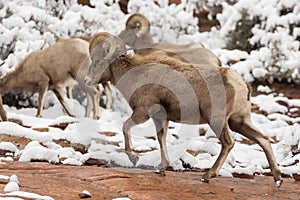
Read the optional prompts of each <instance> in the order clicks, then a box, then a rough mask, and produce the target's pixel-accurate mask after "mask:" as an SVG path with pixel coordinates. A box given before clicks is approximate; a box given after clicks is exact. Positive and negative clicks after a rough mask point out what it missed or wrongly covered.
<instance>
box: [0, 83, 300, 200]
mask: <svg viewBox="0 0 300 200" xmlns="http://www.w3.org/2000/svg"><path fill="white" fill-rule="evenodd" d="M258 85H259V84H254V85H252V87H253V95H257V94H258V93H256V92H255V91H256V87H257V86H258ZM271 88H275V91H276V93H284V94H285V96H287V97H289V98H294V99H295V98H300V90H299V86H298V85H288V86H287V85H284V84H277V85H272V86H271ZM3 137H4V138H3ZM3 137H1V138H0V141H9V140H10V139H11V138H6V137H8V136H5V135H4V136H3ZM16 142H17V143H19V144H20V145H21V144H22V145H21V146H25V144H27V143H28V141H25V140H21V139H19V140H18V141H16ZM203 173H204V172H191V171H189V172H173V171H167V172H166V175H167V176H165V177H161V176H159V175H157V174H154V173H153V172H152V171H149V170H142V169H137V168H130V169H129V168H112V167H103V166H102V167H97V166H68V165H53V164H49V163H45V162H17V161H11V162H6V163H4V164H0V175H7V176H11V175H12V174H16V175H17V176H18V179H19V182H20V190H21V191H25V192H32V193H36V194H39V195H47V196H51V197H53V198H54V199H58V200H60V199H64V200H68V199H70V200H74V199H80V197H79V194H80V193H81V192H82V191H83V190H87V191H88V192H90V193H91V195H92V197H91V198H92V199H97V200H98V199H99V200H102V199H113V198H117V197H129V198H130V199H132V200H135V199H136V200H164V199H167V200H177V199H178V200H185V199H187V200H194V199H199V200H201V199H206V200H207V199H214V200H216V199H222V200H227V199H230V200H231V199H255V200H257V199H264V200H268V199H272V200H274V199H275V200H276V199H292V200H296V199H300V190H299V189H300V181H295V179H293V178H284V182H283V184H282V186H281V187H280V188H279V189H278V188H275V187H274V185H275V184H274V182H273V177H272V176H254V178H253V177H250V178H249V177H248V178H224V177H217V178H214V179H212V180H211V181H210V183H203V182H201V181H200V180H199V178H200V177H201V175H202V174H203ZM6 183H7V181H5V180H3V179H0V194H1V193H2V194H3V192H2V191H3V188H4V187H5V185H6ZM0 199H5V198H3V197H0Z"/></svg>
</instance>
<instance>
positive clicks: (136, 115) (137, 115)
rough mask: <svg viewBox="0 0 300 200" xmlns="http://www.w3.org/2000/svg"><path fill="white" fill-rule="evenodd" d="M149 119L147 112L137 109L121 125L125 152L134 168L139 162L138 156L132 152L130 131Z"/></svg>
mask: <svg viewBox="0 0 300 200" xmlns="http://www.w3.org/2000/svg"><path fill="white" fill-rule="evenodd" d="M148 119H149V115H148V110H147V109H143V108H137V109H135V110H134V111H133V113H132V115H131V116H130V118H128V119H127V120H126V122H125V123H124V125H123V134H124V142H125V152H126V154H127V156H128V158H129V160H130V161H131V162H132V164H133V165H134V166H135V165H136V163H137V161H138V160H139V158H138V156H137V155H136V154H135V153H134V152H133V147H132V141H131V137H130V129H131V128H132V127H134V126H136V125H138V124H142V123H144V122H146V121H147V120H148Z"/></svg>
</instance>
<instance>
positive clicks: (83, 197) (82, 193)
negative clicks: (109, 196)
mask: <svg viewBox="0 0 300 200" xmlns="http://www.w3.org/2000/svg"><path fill="white" fill-rule="evenodd" d="M78 195H79V197H80V198H81V199H87V198H92V195H91V194H90V193H89V192H88V191H86V190H83V191H82V192H81V193H80V194H78Z"/></svg>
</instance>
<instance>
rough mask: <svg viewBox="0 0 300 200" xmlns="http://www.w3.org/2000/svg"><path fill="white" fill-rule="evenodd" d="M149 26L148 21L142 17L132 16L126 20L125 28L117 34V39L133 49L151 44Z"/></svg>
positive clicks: (140, 15)
mask: <svg viewBox="0 0 300 200" xmlns="http://www.w3.org/2000/svg"><path fill="white" fill-rule="evenodd" d="M150 26H151V25H150V22H149V20H148V19H147V18H146V17H145V16H144V15H142V14H139V13H136V14H133V15H131V16H130V17H129V18H128V20H127V22H126V28H125V30H124V31H122V32H121V33H120V34H119V37H120V38H122V40H123V41H124V42H125V43H126V44H128V45H130V46H132V47H135V48H140V47H143V46H144V44H147V45H148V44H152V43H153V41H152V38H151V37H150Z"/></svg>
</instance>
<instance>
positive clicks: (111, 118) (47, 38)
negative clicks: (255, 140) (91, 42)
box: [0, 0, 300, 199]
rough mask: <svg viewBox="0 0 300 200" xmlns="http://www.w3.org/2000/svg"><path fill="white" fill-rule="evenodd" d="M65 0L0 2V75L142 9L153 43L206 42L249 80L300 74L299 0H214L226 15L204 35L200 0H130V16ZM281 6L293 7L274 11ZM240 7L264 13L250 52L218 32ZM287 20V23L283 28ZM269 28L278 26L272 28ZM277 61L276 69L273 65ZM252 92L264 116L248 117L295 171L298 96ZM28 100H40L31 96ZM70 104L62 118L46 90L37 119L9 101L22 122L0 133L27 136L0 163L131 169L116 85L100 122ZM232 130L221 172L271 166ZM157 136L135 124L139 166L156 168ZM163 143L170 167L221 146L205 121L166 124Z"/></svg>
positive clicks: (210, 156) (115, 28) (285, 167)
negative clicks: (94, 162) (196, 12)
mask: <svg viewBox="0 0 300 200" xmlns="http://www.w3.org/2000/svg"><path fill="white" fill-rule="evenodd" d="M55 2H56V3H55ZM64 2H65V4H62V1H53V2H52V3H46V1H44V0H36V1H21V0H13V1H6V0H0V20H1V24H0V46H1V47H2V48H1V50H0V53H1V59H2V60H4V61H5V64H4V65H3V66H2V67H1V69H0V76H2V75H4V74H6V73H7V72H9V71H10V70H13V69H14V68H15V67H16V66H17V64H18V63H19V62H20V61H21V60H22V59H23V58H24V57H25V56H26V55H27V54H28V53H29V52H32V51H34V50H38V49H42V48H45V47H47V46H49V45H51V44H53V43H54V42H55V41H56V40H58V39H59V38H68V37H71V36H78V35H91V34H94V33H97V32H99V31H109V32H111V33H112V34H118V33H120V32H121V30H123V28H124V24H125V22H126V19H127V18H128V17H129V15H130V14H132V13H135V12H141V13H143V14H145V15H146V16H147V18H148V19H149V20H150V22H151V24H152V26H153V28H152V29H151V34H152V35H153V37H154V40H155V41H160V40H162V41H170V42H177V43H188V42H191V41H193V42H201V43H203V44H205V46H207V47H209V48H211V49H212V50H213V52H214V53H215V54H216V55H218V56H219V57H220V59H221V61H222V62H223V63H225V64H227V63H228V62H229V61H231V60H233V61H238V62H237V63H235V64H233V65H232V66H231V67H232V68H234V69H236V70H237V71H238V72H239V73H240V74H241V75H242V76H243V77H244V79H245V80H246V81H248V82H252V81H253V80H255V79H259V80H260V79H267V80H269V81H272V80H274V79H287V80H288V81H291V82H292V81H294V82H296V83H297V82H299V80H300V75H299V73H300V62H299V57H300V55H299V46H300V43H299V41H298V40H297V38H298V37H299V35H300V31H299V30H300V28H299V25H298V26H297V24H299V23H300V17H299V13H300V12H299V10H300V5H299V2H298V1H297V0H288V1H286V0H282V1H280V0H271V1H270V0H268V1H255V2H256V3H251V4H249V3H247V1H246V0H241V1H239V2H240V3H237V4H235V5H232V6H231V5H228V4H227V3H226V2H225V1H222V0H219V1H216V2H218V3H220V4H222V5H223V7H224V12H223V13H222V14H220V15H218V19H219V20H220V24H221V25H220V26H221V27H220V29H216V28H213V29H212V31H211V32H205V33H199V32H198V27H197V20H196V19H195V18H194V17H193V15H192V12H191V10H192V9H193V8H195V6H196V5H197V1H182V2H183V4H180V5H177V6H175V5H170V6H168V4H167V1H165V0H160V1H158V4H159V5H157V4H154V3H153V2H152V1H148V0H143V1H141V0H132V1H130V3H129V7H128V8H129V12H130V14H128V15H125V14H124V13H122V11H121V10H120V9H119V7H118V5H117V4H116V3H113V2H112V1H109V0H106V1H94V3H95V6H96V8H94V9H92V8H89V7H87V6H80V5H77V4H75V3H74V1H73V0H69V1H64ZM187 2H189V3H187ZM297 2H298V3H297ZM282 8H286V9H287V10H289V9H290V10H292V11H293V12H291V13H290V14H288V15H287V14H286V15H283V16H279V13H280V9H282ZM242 11H243V12H248V13H253V15H252V16H249V18H250V19H254V18H255V17H258V18H260V20H262V21H263V20H265V22H263V23H261V24H260V25H257V26H254V27H253V29H252V32H253V33H254V34H253V36H252V37H251V39H250V43H251V44H252V45H256V44H257V43H259V45H260V46H261V47H260V48H259V49H257V50H252V51H251V52H249V53H247V52H245V51H241V50H230V51H229V50H227V49H225V46H226V40H225V39H224V38H226V39H228V38H227V37H228V34H229V33H231V32H232V31H234V29H235V27H236V24H238V23H239V20H240V19H241V16H242V15H241V12H242ZM263 11H268V12H267V13H265V12H263ZM272 16H273V17H272ZM274 17H275V18H274ZM271 19H272V20H271ZM275 19H276V20H275ZM291 24H292V25H293V24H294V26H292V25H291ZM289 27H293V29H292V30H289V31H288V28H289ZM273 29H276V30H277V29H278V31H275V32H270V30H273ZM289 32H291V34H290V33H289ZM259 45H258V46H259ZM274 45H275V47H274ZM274 49H275V50H276V51H275V52H274ZM278 49H281V50H282V51H281V52H279V50H278ZM277 54H278V57H276V55H277ZM274 55H275V58H274ZM277 58H278V60H276V59H277ZM275 61H276V63H274V62H275ZM0 63H1V62H0ZM278 66H280V67H281V66H282V68H281V69H277V68H276V67H278ZM276 70H277V71H276ZM285 76H289V78H287V77H285ZM258 90H259V91H260V92H262V94H261V95H259V96H256V97H253V98H252V99H251V101H252V102H253V104H254V105H257V107H258V110H259V111H260V113H263V114H264V115H263V114H256V113H252V120H253V122H254V124H255V125H256V126H257V127H258V128H259V129H260V130H261V131H262V132H263V133H264V134H265V135H267V136H269V137H270V138H271V140H272V147H273V150H274V152H275V155H276V157H277V160H278V162H279V164H280V169H281V170H282V172H284V173H285V174H289V175H291V174H293V173H298V174H300V166H299V159H300V125H299V124H300V116H299V113H300V110H299V109H300V100H299V99H288V98H287V97H285V96H284V95H283V94H276V93H275V92H274V91H273V90H272V89H271V88H268V87H264V86H260V87H258ZM33 98H34V99H36V96H33ZM68 103H69V105H70V106H71V108H72V109H73V110H75V113H76V118H72V117H68V116H66V114H65V113H64V111H63V109H62V108H61V106H60V104H59V103H58V101H57V100H56V99H55V98H53V96H52V95H51V93H48V95H47V97H46V108H45V110H44V111H43V118H36V117H34V116H35V113H36V109H35V108H22V109H16V108H14V107H9V106H7V105H5V106H4V107H5V109H6V110H7V112H8V117H9V119H10V120H11V121H15V122H16V121H18V123H14V122H1V123H0V134H4V135H9V136H16V137H24V138H28V139H29V140H30V141H31V142H30V143H28V144H27V146H26V147H25V148H24V149H23V148H22V149H20V148H18V147H17V146H16V145H15V144H13V143H12V142H6V141H1V142H0V150H3V151H6V152H7V153H6V154H5V155H2V156H1V158H0V163H1V162H5V161H6V160H13V159H18V160H19V161H24V162H29V161H32V160H43V161H46V162H50V163H61V164H67V165H84V164H85V163H86V162H89V160H91V159H98V160H100V161H101V162H103V163H104V164H107V165H110V166H123V167H134V166H133V165H132V163H131V162H130V161H129V159H128V157H127V155H126V154H125V153H124V139H123V134H122V126H123V122H124V121H125V120H126V119H127V118H128V116H129V114H130V112H131V111H130V108H129V107H128V105H127V103H126V102H125V101H124V99H123V98H122V97H121V95H120V94H118V93H117V92H116V91H114V99H113V110H104V109H102V110H101V119H100V120H93V119H90V118H84V107H83V106H82V105H81V104H80V103H79V102H78V101H76V100H69V101H68ZM22 105H26V103H25V102H23V103H22ZM61 127H64V128H61ZM200 133H201V134H200ZM232 136H233V138H235V140H236V141H237V142H236V144H235V147H234V148H233V150H232V152H231V154H230V155H229V156H228V159H227V161H226V162H225V164H224V166H223V168H222V170H221V171H220V174H221V175H223V176H227V177H231V176H232V174H233V173H246V174H250V175H252V174H254V173H257V174H263V173H268V172H269V171H270V170H269V167H268V163H267V159H266V157H265V155H264V153H263V151H262V149H261V148H260V147H259V146H258V145H256V144H250V145H249V144H248V142H246V140H245V138H243V137H242V136H240V135H239V134H237V133H232ZM155 137H156V136H155V129H154V125H153V122H152V121H151V120H149V121H148V122H146V123H144V124H142V125H139V126H137V127H135V128H134V129H133V130H132V138H133V146H134V149H135V150H136V151H137V152H140V153H139V161H138V163H137V166H136V167H141V168H153V167H154V166H156V165H158V164H159V158H160V154H159V145H158V142H157V140H156V139H155ZM60 141H67V142H69V143H71V144H70V145H69V146H71V147H63V146H61V145H60ZM167 143H168V152H169V154H170V155H169V156H170V160H171V162H172V164H171V165H172V167H173V169H174V170H180V169H184V167H183V163H184V166H188V165H187V164H189V166H190V167H192V168H197V169H207V168H210V167H211V166H212V164H213V163H214V161H215V160H216V158H217V156H218V153H219V150H220V148H221V146H220V144H219V143H218V140H217V138H216V137H215V135H214V134H213V132H212V131H211V130H210V129H209V127H208V126H207V125H198V126H191V125H183V124H176V123H170V125H169V130H168V137H167ZM75 146H76V147H77V148H75ZM78 149H80V150H81V151H79V150H78ZM82 150H83V151H82ZM0 178H1V179H9V177H1V176H0ZM34 195H35V194H34ZM0 197H1V195H0ZM44 198H45V199H47V198H49V199H51V197H44Z"/></svg>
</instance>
